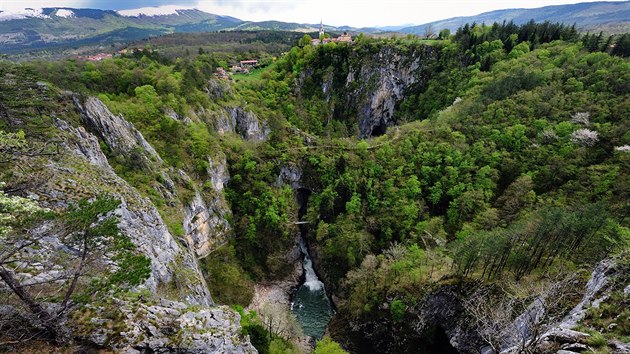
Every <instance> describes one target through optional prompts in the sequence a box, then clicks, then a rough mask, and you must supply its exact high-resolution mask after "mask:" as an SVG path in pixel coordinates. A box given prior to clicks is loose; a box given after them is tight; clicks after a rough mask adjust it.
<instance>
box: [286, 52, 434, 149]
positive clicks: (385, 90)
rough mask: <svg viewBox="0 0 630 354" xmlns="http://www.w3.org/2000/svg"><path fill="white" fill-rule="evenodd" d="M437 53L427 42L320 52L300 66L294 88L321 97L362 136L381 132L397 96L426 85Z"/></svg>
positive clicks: (391, 115) (390, 121) (390, 117)
mask: <svg viewBox="0 0 630 354" xmlns="http://www.w3.org/2000/svg"><path fill="white" fill-rule="evenodd" d="M438 55H439V50H438V49H436V48H433V47H431V46H417V47H410V48H406V49H404V50H403V49H401V48H399V47H396V46H393V45H384V46H380V47H378V48H370V49H366V48H364V47H361V49H360V50H356V49H354V47H352V46H350V47H346V48H343V47H342V48H341V49H337V50H333V51H330V52H324V53H320V55H319V56H318V57H316V59H314V60H313V61H312V62H309V63H308V64H307V66H306V67H305V68H304V70H303V71H302V73H301V76H300V78H299V80H298V85H297V86H298V94H300V95H302V96H303V97H305V98H308V97H312V96H318V97H321V98H324V99H325V100H326V101H327V102H328V103H329V104H330V110H331V112H332V113H331V115H332V118H333V119H335V120H339V121H343V122H344V123H346V124H348V123H350V124H356V127H357V128H358V131H359V136H360V137H362V138H365V137H370V136H375V135H382V134H384V133H385V131H386V130H387V128H388V127H390V126H392V125H394V124H396V121H395V113H396V110H397V107H398V105H399V104H400V102H402V101H403V100H404V99H405V98H406V97H409V96H410V95H412V94H417V93H419V92H422V91H423V90H424V89H425V85H426V84H427V81H428V80H429V78H430V77H431V75H432V73H433V72H432V71H433V70H434V67H435V66H436V64H437V60H438Z"/></svg>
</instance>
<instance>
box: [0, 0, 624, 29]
mask: <svg viewBox="0 0 630 354" xmlns="http://www.w3.org/2000/svg"><path fill="white" fill-rule="evenodd" d="M617 1H623V0H617ZM576 2H581V1H580V0H511V1H500V0H415V1H414V0H389V1H372V0H294V1H289V0H0V10H3V11H14V10H17V9H22V8H25V7H33V8H40V7H76V8H97V9H108V10H122V9H135V8H140V7H146V6H163V5H178V6H181V7H182V8H198V9H200V10H203V11H206V12H210V13H214V14H218V15H229V16H233V17H237V18H240V19H242V20H251V21H264V20H279V21H285V22H299V23H319V22H320V20H321V21H323V22H324V23H325V24H329V25H333V26H342V25H348V26H353V27H376V26H396V25H408V24H423V23H427V22H431V21H436V20H442V19H446V18H450V17H456V16H471V15H476V14H479V13H482V12H487V11H492V10H499V9H506V8H534V7H542V6H547V5H561V4H572V3H576Z"/></svg>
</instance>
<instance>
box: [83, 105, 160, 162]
mask: <svg viewBox="0 0 630 354" xmlns="http://www.w3.org/2000/svg"><path fill="white" fill-rule="evenodd" d="M73 101H74V103H75V105H76V106H77V108H78V109H79V112H80V113H81V116H82V118H83V121H84V123H85V124H86V125H87V126H88V127H89V128H90V129H91V130H93V131H94V132H96V133H97V134H98V135H99V137H100V138H101V139H103V141H104V142H105V143H106V144H107V146H109V148H110V149H111V150H112V151H113V152H116V153H119V154H125V155H126V154H129V153H130V152H132V151H134V150H139V151H142V152H143V153H144V154H145V156H146V157H147V158H149V159H154V160H156V161H159V162H161V161H162V159H161V158H160V156H159V155H158V154H157V152H155V149H153V147H152V146H151V145H150V144H149V143H148V142H147V141H146V140H145V139H144V137H143V136H142V134H141V133H140V132H139V131H138V130H137V129H136V128H135V127H134V126H133V124H131V123H130V122H128V121H127V120H125V119H124V118H123V117H122V116H116V115H114V114H112V112H110V110H109V109H108V108H107V106H105V104H104V103H103V102H102V101H101V100H99V99H98V98H96V97H87V98H86V99H85V100H84V101H83V102H81V99H80V98H79V97H78V96H76V95H75V96H73Z"/></svg>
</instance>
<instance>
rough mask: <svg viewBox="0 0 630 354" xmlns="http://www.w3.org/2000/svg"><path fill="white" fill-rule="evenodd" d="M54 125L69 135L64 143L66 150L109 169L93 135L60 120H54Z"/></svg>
mask: <svg viewBox="0 0 630 354" xmlns="http://www.w3.org/2000/svg"><path fill="white" fill-rule="evenodd" d="M55 125H56V126H57V128H59V129H60V130H62V131H66V132H68V133H70V137H72V138H71V139H68V140H67V141H66V142H65V144H66V147H67V148H68V149H70V150H73V151H74V153H75V154H77V155H82V156H85V158H87V159H88V160H89V161H90V163H92V164H94V165H97V166H99V167H102V168H104V169H109V168H110V166H109V163H108V162H107V157H105V154H103V151H101V148H100V146H99V144H98V139H97V138H96V137H95V136H94V135H92V134H90V133H88V132H87V131H86V130H85V129H84V128H83V127H78V128H74V127H72V126H71V125H70V124H68V122H66V121H64V120H61V119H55Z"/></svg>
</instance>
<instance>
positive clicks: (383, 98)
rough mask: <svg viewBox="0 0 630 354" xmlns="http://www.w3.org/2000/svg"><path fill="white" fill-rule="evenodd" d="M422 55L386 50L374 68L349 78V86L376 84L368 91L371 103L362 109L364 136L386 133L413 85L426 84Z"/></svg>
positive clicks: (368, 98) (360, 128) (361, 123)
mask: <svg viewBox="0 0 630 354" xmlns="http://www.w3.org/2000/svg"><path fill="white" fill-rule="evenodd" d="M422 54H424V53H419V52H416V53H412V55H411V56H409V57H407V56H404V55H402V54H401V53H398V52H396V51H395V50H393V49H392V48H383V49H382V50H381V51H380V53H379V54H378V56H377V58H378V60H377V61H376V62H375V63H374V64H373V65H370V66H363V67H361V69H360V70H359V71H358V72H353V73H351V75H348V79H347V82H348V83H352V82H353V81H354V80H358V82H370V81H372V82H374V81H376V84H375V85H374V86H373V87H371V88H370V89H369V91H368V92H366V94H367V100H366V101H364V102H363V103H362V104H361V105H360V106H359V111H358V113H359V130H360V132H361V137H368V136H372V135H380V134H383V133H385V130H386V129H387V127H388V126H391V125H392V124H393V123H394V122H393V118H394V109H395V107H396V104H398V102H400V101H401V100H402V99H403V97H404V94H405V91H406V90H407V89H409V88H410V87H411V85H413V84H415V83H422V81H423V75H425V73H424V72H423V70H422V60H423V55H422ZM360 90H361V89H359V92H360Z"/></svg>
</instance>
